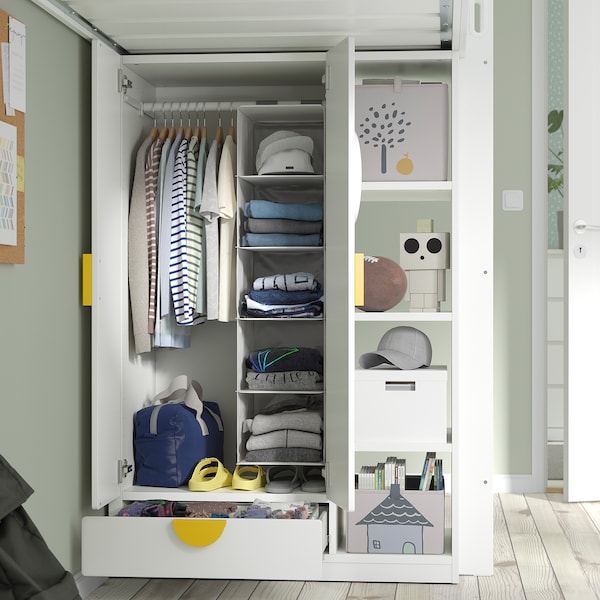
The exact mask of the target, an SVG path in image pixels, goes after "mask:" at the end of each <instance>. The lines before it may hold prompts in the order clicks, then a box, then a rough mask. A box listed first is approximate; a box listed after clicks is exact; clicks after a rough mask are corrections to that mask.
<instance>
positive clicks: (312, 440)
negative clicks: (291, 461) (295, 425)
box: [246, 429, 323, 450]
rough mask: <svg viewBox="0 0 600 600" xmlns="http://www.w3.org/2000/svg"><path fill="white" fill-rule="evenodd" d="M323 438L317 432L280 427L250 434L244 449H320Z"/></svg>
mask: <svg viewBox="0 0 600 600" xmlns="http://www.w3.org/2000/svg"><path fill="white" fill-rule="evenodd" d="M322 446H323V440H322V438H321V435H320V434H318V433H309V432H307V431H296V430H295V429H282V430H281V431H271V432H270V433H263V434H261V435H251V436H250V437H249V438H248V441H247V442H246V450H266V449H267V448H312V449H314V450H320V449H321V448H322Z"/></svg>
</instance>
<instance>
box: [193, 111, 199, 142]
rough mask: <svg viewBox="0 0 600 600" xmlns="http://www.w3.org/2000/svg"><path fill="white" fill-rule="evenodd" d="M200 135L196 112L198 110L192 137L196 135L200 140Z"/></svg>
mask: <svg viewBox="0 0 600 600" xmlns="http://www.w3.org/2000/svg"><path fill="white" fill-rule="evenodd" d="M200 135H201V131H200V115H199V114H198V112H196V127H194V137H197V138H198V141H200Z"/></svg>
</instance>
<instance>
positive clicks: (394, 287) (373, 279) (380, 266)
mask: <svg viewBox="0 0 600 600" xmlns="http://www.w3.org/2000/svg"><path fill="white" fill-rule="evenodd" d="M364 280H365V303H364V306H357V307H356V308H358V309H360V310H363V311H365V312H383V311H385V310H389V309H390V308H392V307H393V306H396V304H398V302H400V301H401V300H402V298H404V295H405V294H406V289H407V286H408V281H407V279H406V273H405V272H404V269H402V267H401V266H400V265H399V264H398V263H396V262H394V261H393V260H391V259H390V258H386V257H385V256H367V255H365V257H364Z"/></svg>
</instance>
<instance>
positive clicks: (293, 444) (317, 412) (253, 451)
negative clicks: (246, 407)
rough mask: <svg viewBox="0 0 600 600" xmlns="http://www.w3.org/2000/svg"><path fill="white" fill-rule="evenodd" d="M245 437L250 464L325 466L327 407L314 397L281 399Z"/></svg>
mask: <svg viewBox="0 0 600 600" xmlns="http://www.w3.org/2000/svg"><path fill="white" fill-rule="evenodd" d="M243 433H244V434H248V433H249V434H250V435H249V437H248V438H247V440H246V450H247V453H246V458H245V460H246V461H248V462H256V463H258V462H321V461H322V458H323V403H322V400H321V399H315V398H311V397H310V396H297V397H296V396H289V397H285V396H284V397H280V398H277V399H275V400H273V401H272V402H270V403H269V404H267V405H266V406H265V408H264V409H263V410H262V411H261V412H259V413H258V414H256V415H255V416H254V418H253V419H246V421H244V424H243Z"/></svg>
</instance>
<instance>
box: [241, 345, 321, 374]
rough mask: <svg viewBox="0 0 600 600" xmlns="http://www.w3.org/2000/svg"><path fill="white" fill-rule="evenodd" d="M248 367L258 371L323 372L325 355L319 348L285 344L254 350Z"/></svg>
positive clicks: (248, 359)
mask: <svg viewBox="0 0 600 600" xmlns="http://www.w3.org/2000/svg"><path fill="white" fill-rule="evenodd" d="M246 367H247V368H249V369H253V370H254V371H257V372H258V373H268V372H271V373H272V372H278V371H317V372H318V373H323V355H322V354H321V352H320V350H318V349H317V348H307V347H304V346H283V347H275V348H263V349H262V350H254V351H253V352H251V353H250V354H249V355H248V358H246Z"/></svg>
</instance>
